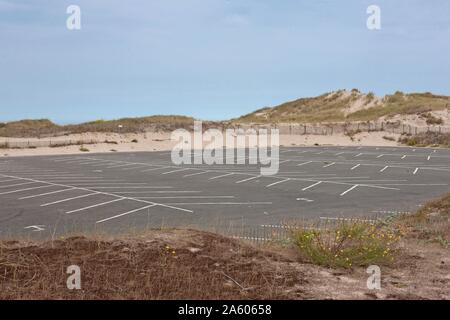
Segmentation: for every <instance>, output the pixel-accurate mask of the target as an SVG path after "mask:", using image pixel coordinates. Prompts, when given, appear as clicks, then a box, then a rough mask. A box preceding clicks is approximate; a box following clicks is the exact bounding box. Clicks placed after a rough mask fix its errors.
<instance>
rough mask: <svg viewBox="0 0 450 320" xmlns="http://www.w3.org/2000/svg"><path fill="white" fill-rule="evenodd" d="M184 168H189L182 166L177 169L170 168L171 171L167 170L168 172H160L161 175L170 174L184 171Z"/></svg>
mask: <svg viewBox="0 0 450 320" xmlns="http://www.w3.org/2000/svg"><path fill="white" fill-rule="evenodd" d="M186 170H190V168H183V169H178V170H172V171H168V172H163V173H161V174H162V175H164V174H171V173H175V172H181V171H186Z"/></svg>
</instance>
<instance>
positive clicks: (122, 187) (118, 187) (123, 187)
mask: <svg viewBox="0 0 450 320" xmlns="http://www.w3.org/2000/svg"><path fill="white" fill-rule="evenodd" d="M91 188H93V189H159V188H162V189H164V188H168V187H155V186H150V187H144V186H140V187H129V186H117V187H96V186H92V187H91Z"/></svg>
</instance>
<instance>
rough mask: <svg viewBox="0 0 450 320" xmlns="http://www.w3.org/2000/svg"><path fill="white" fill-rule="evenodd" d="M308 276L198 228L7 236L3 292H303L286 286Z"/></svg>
mask: <svg viewBox="0 0 450 320" xmlns="http://www.w3.org/2000/svg"><path fill="white" fill-rule="evenodd" d="M283 263H284V266H283V267H282V268H280V267H279V264H283ZM70 265H78V266H79V267H80V269H81V282H82V290H73V291H71V290H68V289H67V287H66V280H67V277H68V275H67V274H66V268H67V267H68V266H70ZM304 278H305V277H304V275H303V274H302V273H301V272H296V271H295V270H294V269H293V268H290V267H289V266H288V264H287V263H286V259H284V258H282V257H281V256H279V255H277V254H272V253H268V252H264V251H262V250H260V249H256V248H254V247H251V246H249V245H246V244H243V243H240V242H237V241H234V240H231V239H229V238H225V237H222V236H218V235H215V234H210V233H205V232H197V231H186V230H185V231H181V230H172V231H151V232H149V233H148V234H146V235H144V236H140V237H137V238H133V239H124V240H105V239H104V240H93V239H87V238H84V237H73V238H69V239H65V240H57V241H54V242H47V243H42V244H23V243H18V242H11V241H10V242H2V243H1V244H0V300H1V299H282V298H295V297H297V298H298V292H295V291H292V290H287V288H292V287H293V286H294V285H298V284H302V283H306V280H305V279H304Z"/></svg>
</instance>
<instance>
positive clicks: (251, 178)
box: [235, 175, 262, 183]
mask: <svg viewBox="0 0 450 320" xmlns="http://www.w3.org/2000/svg"><path fill="white" fill-rule="evenodd" d="M261 177H262V176H261V175H259V176H255V177H250V178H247V179H244V180H239V181H236V182H235V183H243V182H247V181H251V180H254V179H258V178H261Z"/></svg>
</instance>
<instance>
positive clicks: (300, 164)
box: [297, 161, 312, 167]
mask: <svg viewBox="0 0 450 320" xmlns="http://www.w3.org/2000/svg"><path fill="white" fill-rule="evenodd" d="M309 163H312V161H307V162H303V163H299V164H298V165H297V166H298V167H300V166H304V165H305V164H309Z"/></svg>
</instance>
